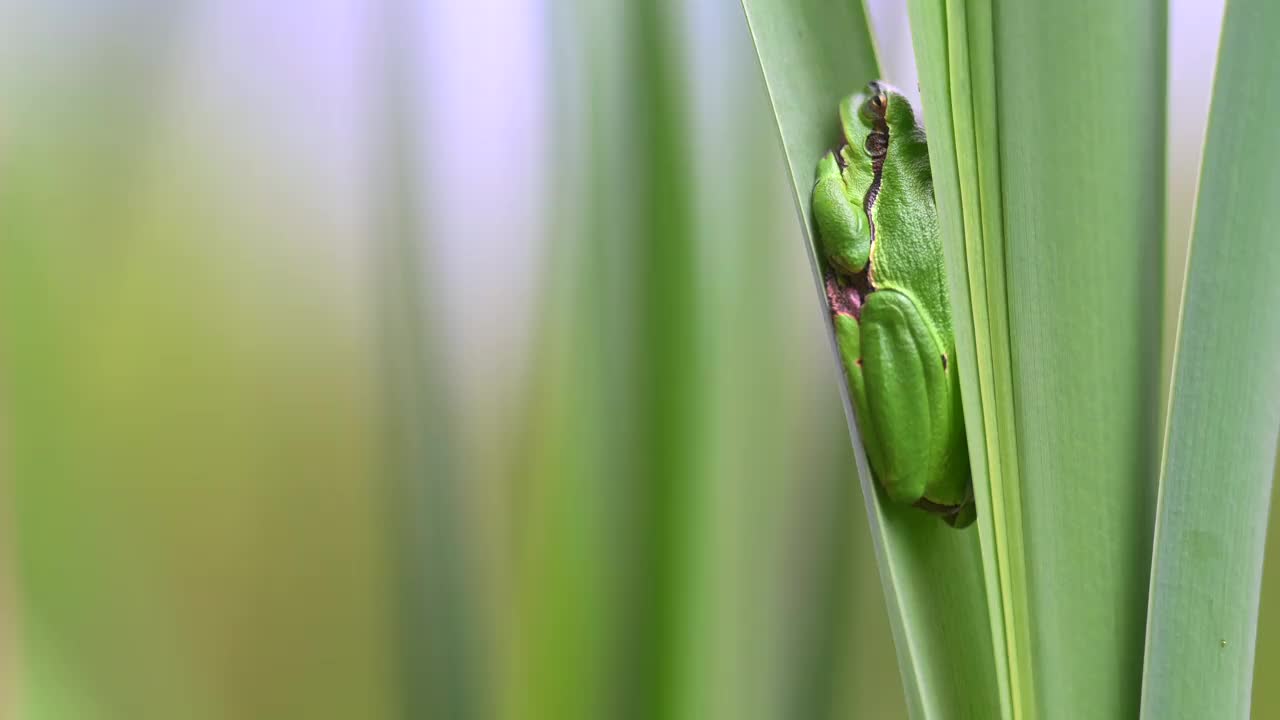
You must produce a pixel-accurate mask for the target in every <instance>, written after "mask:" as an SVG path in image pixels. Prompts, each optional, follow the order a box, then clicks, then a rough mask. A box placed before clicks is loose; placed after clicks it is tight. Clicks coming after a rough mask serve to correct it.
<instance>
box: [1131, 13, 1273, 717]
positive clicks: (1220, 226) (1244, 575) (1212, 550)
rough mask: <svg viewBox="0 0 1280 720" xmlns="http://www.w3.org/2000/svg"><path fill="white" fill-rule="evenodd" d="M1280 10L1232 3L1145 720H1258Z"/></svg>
mask: <svg viewBox="0 0 1280 720" xmlns="http://www.w3.org/2000/svg"><path fill="white" fill-rule="evenodd" d="M1277 33H1280V5H1277V4H1276V3H1274V2H1271V1H1270V0H1231V2H1228V4H1227V9H1226V15H1225V18H1224V21H1223V29H1222V43H1221V46H1220V47H1221V50H1220V55H1219V60H1218V70H1217V79H1216V85H1215V88H1214V95H1213V106H1212V110H1211V113H1210V117H1209V131H1208V139H1207V143H1206V146H1205V154H1204V166H1203V170H1202V173H1201V176H1200V190H1199V197H1198V199H1197V205H1196V218H1195V223H1194V230H1193V235H1192V239H1191V250H1190V257H1189V260H1188V267H1187V279H1186V286H1185V289H1184V292H1183V299H1182V315H1181V321H1180V324H1179V329H1178V339H1177V350H1176V353H1175V360H1174V363H1175V365H1174V371H1173V383H1172V391H1171V396H1170V401H1169V413H1168V418H1169V422H1168V426H1167V428H1166V435H1165V444H1164V458H1163V465H1162V468H1161V484H1160V501H1159V510H1158V515H1157V521H1156V535H1155V551H1154V555H1153V561H1152V570H1151V586H1150V607H1149V615H1148V625H1147V648H1146V670H1145V675H1144V678H1143V686H1142V717H1144V718H1200V717H1219V718H1243V717H1248V716H1249V710H1250V692H1251V683H1252V679H1253V662H1254V647H1255V639H1256V632H1257V621H1258V603H1259V592H1260V588H1261V582H1262V560H1263V549H1264V546H1265V542H1266V532H1267V515H1268V509H1269V507H1270V499H1271V486H1272V480H1273V472H1274V468H1275V458H1276V432H1277V428H1280V315H1277V314H1276V308H1278V307H1280V283H1277V282H1276V278H1277V276H1280V243H1277V242H1276V237H1275V232H1276V231H1275V229H1276V227H1278V226H1280V203H1277V202H1276V199H1277V198H1280V167H1277V165H1276V158H1277V157H1280V124H1278V123H1277V122H1276V118H1277V117H1280V96H1277V95H1276V93H1275V92H1274V91H1273V89H1274V88H1275V87H1277V86H1280V56H1277V55H1276V52H1275V37H1276V34H1277Z"/></svg>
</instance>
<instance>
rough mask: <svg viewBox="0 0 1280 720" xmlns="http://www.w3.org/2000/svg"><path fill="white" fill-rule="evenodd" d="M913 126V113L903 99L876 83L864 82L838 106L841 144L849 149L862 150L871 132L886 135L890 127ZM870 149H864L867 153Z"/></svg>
mask: <svg viewBox="0 0 1280 720" xmlns="http://www.w3.org/2000/svg"><path fill="white" fill-rule="evenodd" d="M915 124H916V120H915V112H914V111H913V110H912V109H911V103H910V102H909V101H908V100H907V98H906V97H905V96H904V95H903V94H902V92H901V91H899V90H898V89H897V88H895V87H894V86H892V85H890V84H889V83H886V82H881V81H879V80H875V81H872V82H871V83H868V84H867V88H866V90H864V91H863V92H860V93H855V94H853V95H850V96H849V97H847V98H845V100H844V102H842V103H840V125H841V128H842V129H843V130H844V140H845V143H846V144H848V145H849V146H850V147H866V141H867V136H868V135H870V134H872V133H874V132H877V131H879V133H880V134H881V135H882V136H888V135H891V134H892V129H893V128H898V127H908V128H909V127H914V126H915ZM871 150H872V148H868V152H871Z"/></svg>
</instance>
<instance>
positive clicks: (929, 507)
mask: <svg viewBox="0 0 1280 720" xmlns="http://www.w3.org/2000/svg"><path fill="white" fill-rule="evenodd" d="M913 507H917V508H920V509H921V510H924V511H926V512H928V513H931V514H933V515H937V516H938V517H939V518H941V519H942V521H943V522H945V523H946V524H948V525H950V526H951V527H953V528H956V529H960V528H966V527H969V526H970V525H972V524H973V521H974V520H976V519H977V517H978V514H977V510H976V509H975V508H974V506H973V492H972V490H971V491H970V494H969V495H968V496H967V497H965V499H964V502H962V503H960V504H959V505H943V504H941V503H936V502H932V501H930V500H926V499H924V498H920V499H919V500H917V501H916V502H915V503H914V504H913Z"/></svg>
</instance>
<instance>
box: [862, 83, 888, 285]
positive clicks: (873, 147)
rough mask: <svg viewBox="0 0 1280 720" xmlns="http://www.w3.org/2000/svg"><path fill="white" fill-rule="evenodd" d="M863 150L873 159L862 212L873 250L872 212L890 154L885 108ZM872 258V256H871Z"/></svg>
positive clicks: (874, 242)
mask: <svg viewBox="0 0 1280 720" xmlns="http://www.w3.org/2000/svg"><path fill="white" fill-rule="evenodd" d="M862 146H863V149H864V150H865V151H866V153H867V155H868V156H870V158H871V173H872V174H871V187H869V188H867V195H866V197H864V198H863V199H862V211H863V212H864V213H866V214H867V227H868V228H870V230H871V242H870V245H871V249H872V250H875V247H876V221H875V218H873V217H872V215H871V211H872V210H873V209H874V208H875V206H876V198H878V197H879V196H880V183H881V181H882V180H883V179H884V159H885V156H887V155H888V154H889V124H888V123H887V122H885V119H884V110H883V108H882V109H881V110H880V111H879V112H877V113H876V118H875V128H874V129H873V130H872V131H871V132H870V133H868V134H867V139H866V140H865V141H864V142H863V144H862ZM869 257H870V256H869ZM871 272H872V270H871V261H870V259H868V261H867V275H870V274H871Z"/></svg>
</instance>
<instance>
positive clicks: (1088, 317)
mask: <svg viewBox="0 0 1280 720" xmlns="http://www.w3.org/2000/svg"><path fill="white" fill-rule="evenodd" d="M993 10H994V12H993V14H992V16H991V19H990V21H991V25H990V26H988V27H985V28H983V29H981V30H979V29H978V28H973V27H972V25H971V33H972V34H975V35H976V33H977V32H983V33H985V34H987V35H990V36H991V37H992V38H993V41H992V48H993V55H994V59H995V80H994V83H993V84H991V85H989V86H987V87H986V89H985V90H983V91H981V96H980V95H978V94H977V93H978V92H979V90H980V87H981V86H980V85H979V84H978V83H977V82H975V85H974V88H975V97H974V103H975V106H977V105H978V104H979V103H991V102H994V104H995V108H996V113H995V118H994V123H995V127H996V138H997V139H996V141H995V145H996V147H997V148H998V160H999V175H1000V189H1001V192H1000V195H1001V201H1002V202H1001V205H1002V223H1003V237H1004V248H1003V251H1000V250H998V249H992V248H988V249H987V250H986V261H987V263H988V268H989V269H991V268H995V269H997V271H999V268H1001V267H1002V268H1003V275H1004V280H1005V295H1004V297H1003V298H1001V297H999V296H998V295H996V296H995V297H994V298H991V299H989V300H988V307H989V310H990V312H991V313H992V314H993V315H994V314H996V313H1004V314H1005V315H1006V316H1007V328H1008V346H1009V358H1008V360H1007V362H1008V372H1009V378H1008V381H1009V382H1011V385H1012V390H1013V392H1012V397H1011V398H1010V400H1011V404H1012V417H1013V420H1014V424H1015V426H1016V431H1017V437H1016V442H1017V454H1016V471H1015V474H1014V475H1012V476H1011V477H1016V478H1017V480H1016V482H1017V484H1018V487H1017V492H1016V496H1017V497H1018V498H1019V503H1020V512H1021V515H1022V518H1021V525H1022V528H1023V541H1024V543H1025V545H1024V547H1023V548H1022V551H1023V552H1024V553H1025V558H1026V561H1025V566H1024V572H1025V577H1026V585H1025V598H1024V600H1025V602H1026V604H1027V615H1026V617H1025V618H1024V620H1023V621H1024V622H1025V623H1026V625H1027V626H1026V627H1022V628H1018V631H1020V632H1029V633H1030V637H1029V638H1028V641H1029V647H1030V652H1031V654H1032V663H1033V666H1034V673H1035V674H1034V683H1035V687H1034V693H1035V698H1034V700H1035V705H1034V708H1033V710H1034V711H1035V713H1034V714H1035V715H1037V716H1043V717H1046V718H1095V717H1097V718H1103V717H1133V716H1134V715H1136V713H1137V708H1138V700H1139V698H1138V696H1139V692H1138V687H1139V682H1140V679H1139V678H1140V673H1141V665H1142V633H1143V621H1144V608H1145V597H1146V587H1145V585H1146V582H1145V578H1146V574H1147V568H1148V563H1149V548H1150V528H1151V517H1152V514H1153V507H1154V502H1153V497H1154V493H1153V489H1154V478H1155V475H1156V473H1155V458H1156V451H1155V441H1156V427H1157V416H1158V407H1157V402H1156V392H1157V389H1158V384H1159V377H1160V370H1159V362H1160V337H1159V334H1160V316H1161V314H1160V298H1161V271H1160V268H1161V267H1162V261H1161V247H1162V244H1161V243H1162V237H1163V217H1164V212H1163V198H1164V146H1165V132H1164V118H1165V89H1164V85H1165V62H1166V60H1165V36H1166V22H1165V18H1166V9H1165V4H1164V2H1163V0H1139V1H1138V2H1130V3H1116V2H1111V0H1085V1H1083V2H1070V3H1067V2H1050V1H1048V0H1039V1H1035V2H1019V3H997V4H994V5H993ZM989 142H990V141H989V140H984V139H983V136H982V135H980V136H979V147H980V148H981V149H983V150H987V149H988V148H986V147H984V145H986V144H989ZM993 347H994V346H993ZM1002 362H1003V361H1002V360H1001V359H1000V358H999V357H997V358H996V359H995V363H994V365H993V367H994V368H995V371H996V373H998V374H999V373H1002V372H1004V370H1003V369H1002V366H1001V363H1002ZM1001 462H1002V463H1005V464H1007V463H1010V462H1015V460H1014V459H1013V458H1010V457H1008V456H1007V455H1002V457H1001ZM1006 496H1007V497H1011V495H1010V494H1009V493H1007V492H1006ZM1010 511H1011V512H1017V511H1018V508H1010ZM1015 590H1016V588H1015ZM1015 600H1017V598H1015Z"/></svg>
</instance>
